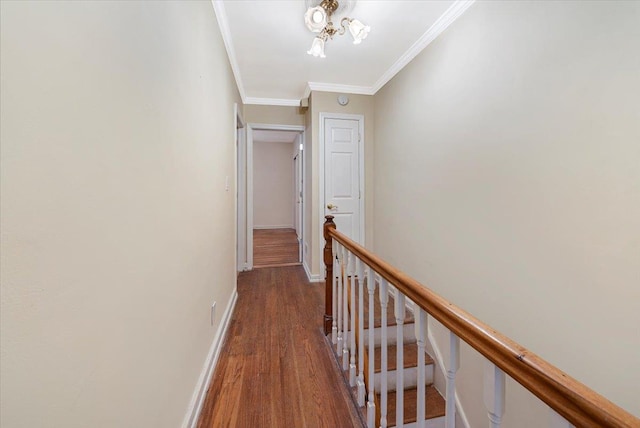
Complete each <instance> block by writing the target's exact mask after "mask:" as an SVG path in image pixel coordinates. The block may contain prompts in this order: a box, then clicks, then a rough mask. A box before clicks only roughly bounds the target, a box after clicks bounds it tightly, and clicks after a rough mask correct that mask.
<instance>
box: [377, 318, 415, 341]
mask: <svg viewBox="0 0 640 428" xmlns="http://www.w3.org/2000/svg"><path fill="white" fill-rule="evenodd" d="M396 329H397V326H396V325H395V324H394V325H393V326H389V327H388V328H387V344H388V345H395V344H396V343H397V342H398V341H397V336H396ZM402 337H403V342H404V343H414V342H415V341H416V327H415V324H414V323H413V321H411V322H409V323H405V324H404V325H403V326H402ZM381 343H382V327H376V328H375V329H373V344H374V345H376V346H380V344H381ZM364 344H365V346H369V329H368V328H365V329H364Z"/></svg>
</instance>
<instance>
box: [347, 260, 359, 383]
mask: <svg viewBox="0 0 640 428" xmlns="http://www.w3.org/2000/svg"><path fill="white" fill-rule="evenodd" d="M355 260H356V257H355V256H354V255H353V254H351V253H350V254H349V268H350V269H349V275H350V276H349V284H351V308H350V311H349V312H350V314H351V333H350V336H351V359H350V361H349V385H351V386H356V352H357V348H356V276H355V269H354V267H355Z"/></svg>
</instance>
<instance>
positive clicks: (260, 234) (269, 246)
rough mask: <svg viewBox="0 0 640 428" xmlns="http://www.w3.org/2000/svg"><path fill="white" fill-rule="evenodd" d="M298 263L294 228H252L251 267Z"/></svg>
mask: <svg viewBox="0 0 640 428" xmlns="http://www.w3.org/2000/svg"><path fill="white" fill-rule="evenodd" d="M299 263H300V250H299V244H298V237H297V236H296V231H295V230H294V229H254V231H253V267H274V266H291V265H296V264H299Z"/></svg>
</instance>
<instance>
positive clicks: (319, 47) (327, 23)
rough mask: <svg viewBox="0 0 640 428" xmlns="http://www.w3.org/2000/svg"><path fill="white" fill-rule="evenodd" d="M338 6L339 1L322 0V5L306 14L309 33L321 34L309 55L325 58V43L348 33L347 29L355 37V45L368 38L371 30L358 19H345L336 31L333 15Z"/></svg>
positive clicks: (305, 19) (315, 40) (315, 39)
mask: <svg viewBox="0 0 640 428" xmlns="http://www.w3.org/2000/svg"><path fill="white" fill-rule="evenodd" d="M338 6H339V5H338V1H337V0H322V2H321V3H320V5H318V6H315V7H310V8H309V9H307V12H306V13H305V14H304V22H305V24H306V25H307V28H308V29H309V31H312V32H314V33H320V34H318V35H317V36H316V37H315V38H314V39H313V42H312V44H311V49H309V50H308V51H307V53H308V54H309V55H313V56H315V57H320V58H325V54H324V43H325V42H326V41H327V40H330V39H333V36H335V35H336V34H339V35H343V34H344V33H346V32H347V29H348V30H349V33H350V34H351V37H353V44H354V45H359V44H360V42H362V41H363V40H364V39H366V38H367V35H368V34H369V31H370V30H371V28H370V27H369V26H368V25H364V24H363V23H362V22H360V21H358V20H357V19H352V18H349V17H344V18H342V20H341V21H340V28H338V29H336V28H335V27H334V26H333V22H331V15H332V14H333V13H334V12H335V11H336V9H338Z"/></svg>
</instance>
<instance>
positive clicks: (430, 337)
mask: <svg viewBox="0 0 640 428" xmlns="http://www.w3.org/2000/svg"><path fill="white" fill-rule="evenodd" d="M427 339H428V340H429V343H430V344H431V349H432V350H433V357H434V358H435V359H436V365H437V366H438V367H439V368H440V371H441V372H442V376H444V378H445V379H446V378H447V372H446V369H445V366H444V359H443V358H442V352H440V348H439V347H438V343H437V342H436V340H435V339H434V337H433V335H432V334H431V329H430V328H429V329H428V331H427ZM434 377H435V374H434ZM455 396H456V416H459V418H460V422H462V425H463V427H464V428H470V427H471V425H469V420H468V419H467V415H466V413H465V412H464V409H463V408H462V404H461V403H460V397H459V396H458V393H457V392H456V394H455ZM456 419H458V418H456Z"/></svg>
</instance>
